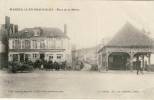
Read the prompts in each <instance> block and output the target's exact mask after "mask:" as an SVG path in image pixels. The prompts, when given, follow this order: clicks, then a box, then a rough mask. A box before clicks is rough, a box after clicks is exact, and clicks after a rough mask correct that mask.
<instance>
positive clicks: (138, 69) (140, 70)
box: [136, 59, 143, 75]
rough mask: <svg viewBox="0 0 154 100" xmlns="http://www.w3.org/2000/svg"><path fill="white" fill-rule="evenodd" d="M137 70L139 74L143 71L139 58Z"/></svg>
mask: <svg viewBox="0 0 154 100" xmlns="http://www.w3.org/2000/svg"><path fill="white" fill-rule="evenodd" d="M136 70H137V75H138V74H139V72H141V73H142V74H143V72H142V68H141V61H140V60H139V59H137V60H136Z"/></svg>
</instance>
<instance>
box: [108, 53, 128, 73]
mask: <svg viewBox="0 0 154 100" xmlns="http://www.w3.org/2000/svg"><path fill="white" fill-rule="evenodd" d="M129 58H130V56H129V54H128V53H125V52H112V53H111V54H110V55H109V57H108V68H109V70H127V69H128V68H127V66H126V64H127V62H128V60H129Z"/></svg>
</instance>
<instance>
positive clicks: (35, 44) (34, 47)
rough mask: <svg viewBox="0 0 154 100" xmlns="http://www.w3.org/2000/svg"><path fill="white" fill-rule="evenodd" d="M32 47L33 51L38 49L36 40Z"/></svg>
mask: <svg viewBox="0 0 154 100" xmlns="http://www.w3.org/2000/svg"><path fill="white" fill-rule="evenodd" d="M32 46H33V49H37V41H36V40H33V41H32Z"/></svg>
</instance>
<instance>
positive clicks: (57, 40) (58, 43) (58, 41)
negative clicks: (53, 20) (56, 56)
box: [56, 39, 62, 49]
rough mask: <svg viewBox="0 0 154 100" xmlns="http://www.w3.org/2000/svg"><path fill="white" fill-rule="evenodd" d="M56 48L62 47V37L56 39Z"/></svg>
mask: <svg viewBox="0 0 154 100" xmlns="http://www.w3.org/2000/svg"><path fill="white" fill-rule="evenodd" d="M56 48H58V49H59V48H62V41H61V40H60V39H56Z"/></svg>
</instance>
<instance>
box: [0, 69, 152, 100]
mask: <svg viewBox="0 0 154 100" xmlns="http://www.w3.org/2000/svg"><path fill="white" fill-rule="evenodd" d="M153 94H154V73H153V72H145V73H144V75H141V74H140V75H136V71H134V72H129V71H108V72H92V71H34V72H33V73H16V74H12V73H7V72H4V71H0V97H3V98H4V97H7V98H93V99H94V98H114V99H122V100H123V99H126V98H127V99H132V98H133V99H134V98H136V99H141V98H143V99H152V98H153V99H152V100H154V95H153Z"/></svg>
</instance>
